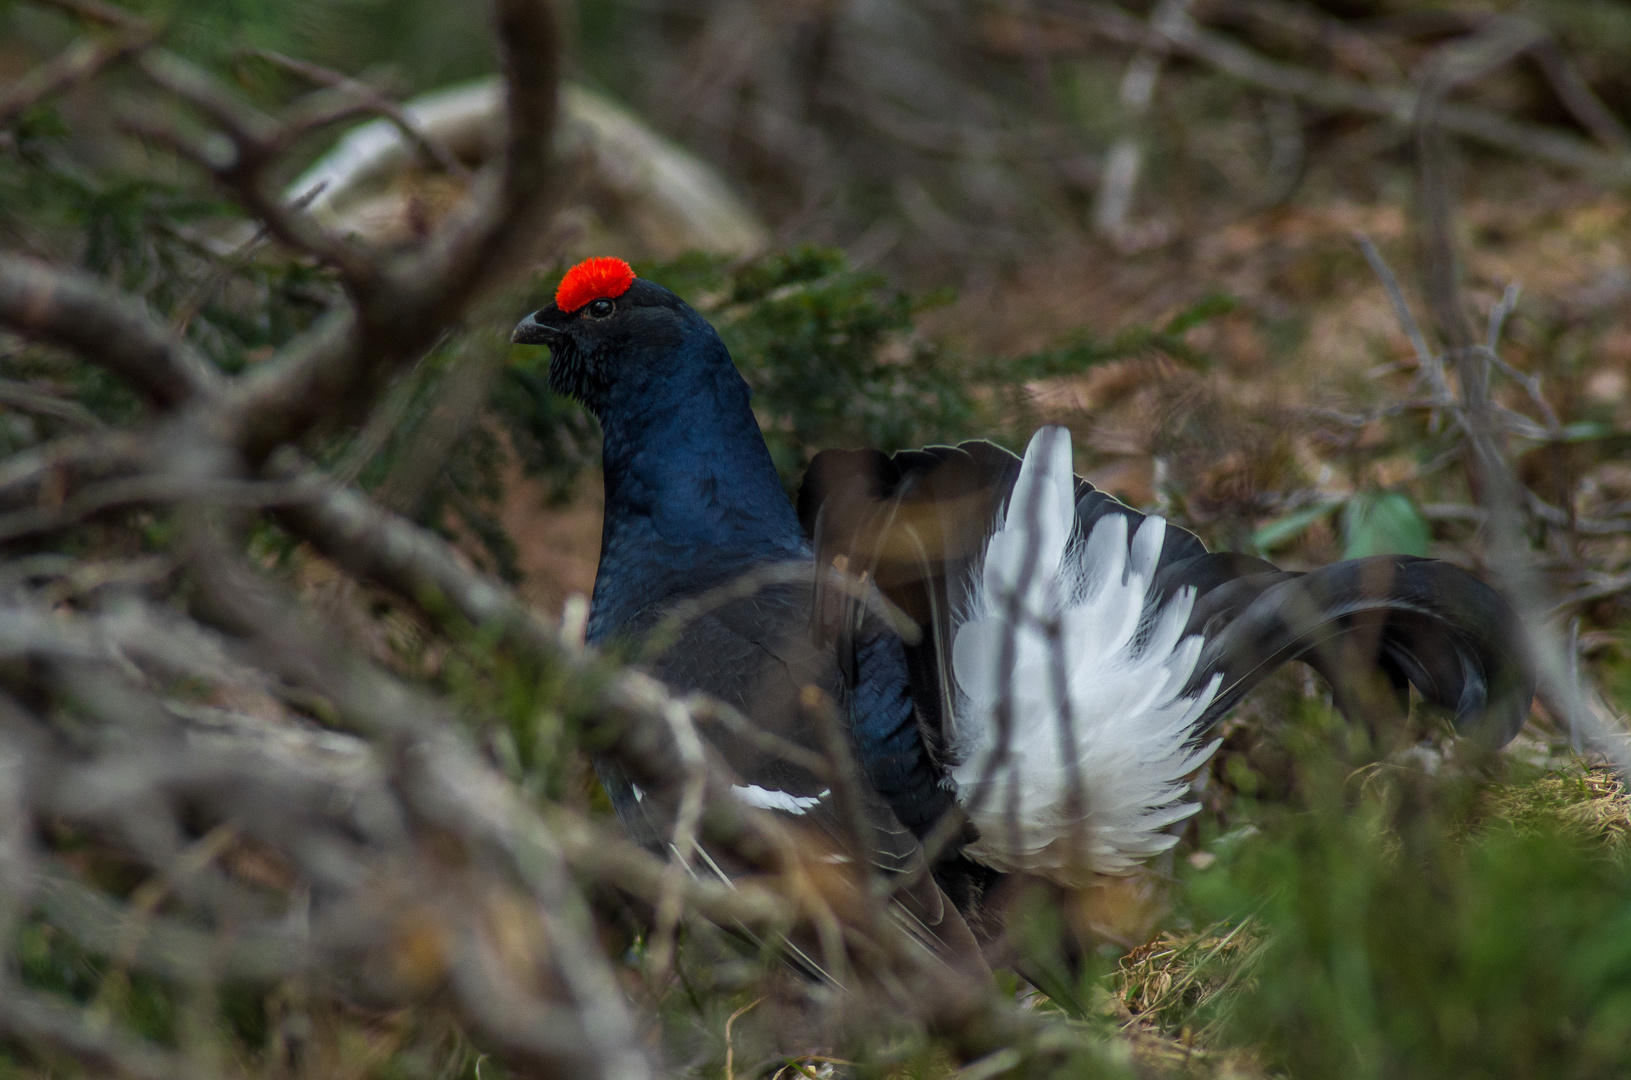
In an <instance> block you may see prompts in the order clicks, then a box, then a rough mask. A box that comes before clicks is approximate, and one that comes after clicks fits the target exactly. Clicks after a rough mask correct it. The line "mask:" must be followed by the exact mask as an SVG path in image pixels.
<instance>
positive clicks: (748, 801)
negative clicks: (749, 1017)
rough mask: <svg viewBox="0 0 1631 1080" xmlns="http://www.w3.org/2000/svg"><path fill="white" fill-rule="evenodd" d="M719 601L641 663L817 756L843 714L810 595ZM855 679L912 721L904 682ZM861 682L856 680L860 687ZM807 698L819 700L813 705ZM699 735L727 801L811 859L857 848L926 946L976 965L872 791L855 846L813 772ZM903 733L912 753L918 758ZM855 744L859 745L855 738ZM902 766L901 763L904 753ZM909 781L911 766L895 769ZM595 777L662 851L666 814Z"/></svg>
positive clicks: (725, 595) (721, 864)
mask: <svg viewBox="0 0 1631 1080" xmlns="http://www.w3.org/2000/svg"><path fill="white" fill-rule="evenodd" d="M732 591H733V590H731V589H729V588H726V589H723V590H720V592H719V594H718V595H719V596H720V597H721V599H720V600H718V601H717V602H710V601H708V600H707V598H706V597H703V598H700V599H701V601H702V602H701V603H700V604H698V605H695V607H694V609H693V615H692V617H690V618H689V619H688V620H687V622H686V624H685V625H684V627H683V628H681V629H680V631H679V633H678V634H677V635H673V640H672V644H670V645H669V646H668V647H667V648H663V649H661V650H660V651H657V652H655V653H654V654H652V655H649V656H647V657H646V659H645V661H644V663H645V666H647V667H648V668H649V669H650V670H651V671H652V673H653V674H655V675H657V676H658V677H659V678H661V679H663V680H664V681H665V682H667V683H669V684H670V685H672V686H674V687H676V688H679V689H682V690H694V691H701V692H703V693H706V694H708V695H710V696H712V697H714V698H717V699H719V700H720V701H723V702H724V703H726V704H728V705H730V706H732V707H733V708H734V709H736V710H737V711H738V712H739V713H740V714H741V715H742V716H743V717H745V718H746V719H747V721H748V722H749V723H750V724H751V725H753V727H754V728H755V729H756V730H757V731H759V732H761V733H763V734H768V735H771V736H774V737H775V738H776V739H780V740H786V741H787V742H790V743H792V744H794V745H796V746H798V747H800V748H802V749H804V750H806V751H810V752H813V753H814V754H817V755H822V754H823V746H824V742H823V739H822V732H821V730H820V728H819V726H818V725H819V724H820V723H822V720H821V717H820V716H819V715H818V713H817V710H818V709H820V708H837V709H840V710H842V709H843V708H844V706H845V705H846V703H848V702H849V698H850V696H851V693H852V691H851V688H849V687H846V686H845V685H844V683H843V680H841V679H840V678H839V676H838V673H837V670H836V665H835V661H834V656H833V654H832V652H831V651H830V650H829V649H824V648H823V647H822V646H821V645H820V643H819V642H818V641H817V640H816V639H815V638H813V637H812V635H811V633H810V618H811V608H810V604H811V587H810V586H809V585H808V584H801V585H796V586H789V585H785V584H773V585H768V586H765V587H762V588H759V589H756V590H753V591H751V592H750V593H749V594H747V595H740V594H738V595H730V594H731V593H732ZM671 609H672V608H671V605H669V604H665V605H662V606H661V607H659V608H655V609H654V610H653V612H651V613H649V614H648V615H647V616H645V617H642V618H640V619H637V620H636V621H635V624H634V625H635V626H636V627H637V628H640V627H643V628H644V629H647V630H649V629H650V628H651V627H652V626H653V625H656V624H658V623H660V622H661V617H662V615H663V614H664V613H665V612H667V611H671ZM862 670H863V672H871V673H872V678H871V679H870V684H871V687H872V690H873V691H874V693H875V696H877V697H882V698H889V697H892V696H898V697H899V698H901V699H902V700H904V701H905V702H906V708H907V710H908V712H907V719H908V721H910V713H909V710H910V694H909V692H908V690H907V689H906V685H905V673H904V671H903V670H902V671H900V672H899V673H898V674H897V676H896V681H897V682H898V683H899V684H900V688H899V691H898V694H896V695H891V694H889V692H888V691H887V688H886V685H885V684H886V683H887V681H888V680H887V678H886V677H885V676H886V675H887V664H877V663H875V662H873V661H872V660H871V659H870V658H863V662H862ZM867 683H868V680H863V685H867ZM811 688H814V689H815V690H817V691H819V693H818V694H816V695H814V696H812V695H811V693H810V690H811ZM878 705H879V702H877V701H873V700H871V699H868V700H863V701H857V702H854V703H853V705H852V708H851V712H856V711H863V712H864V711H865V710H866V709H867V708H873V709H876V708H877V707H878ZM700 734H702V735H703V737H704V738H706V739H707V741H708V744H709V746H711V747H712V749H713V750H714V751H716V752H717V753H718V754H719V756H720V757H721V758H722V759H723V760H724V763H725V764H726V765H728V766H729V768H730V769H731V771H732V772H733V773H734V774H735V776H736V778H737V783H736V784H734V785H733V788H732V791H733V794H735V796H736V797H737V798H738V799H740V800H741V801H742V803H743V804H745V805H748V806H753V807H757V808H759V809H763V810H768V811H771V812H773V813H776V814H777V815H778V816H781V817H783V818H785V819H787V820H788V822H789V823H790V824H792V825H793V826H795V828H796V832H797V834H798V835H801V836H802V837H804V838H805V839H806V840H807V841H808V842H809V843H810V845H811V848H812V853H813V857H814V858H816V859H818V860H820V861H824V862H828V863H832V864H834V865H836V866H842V865H843V864H845V863H847V862H849V861H850V858H851V855H852V853H853V851H854V848H855V846H856V844H857V843H860V844H863V845H864V846H865V849H866V850H865V852H864V856H865V858H867V859H868V860H869V861H870V862H871V864H872V865H873V866H874V867H876V868H877V869H879V870H882V871H883V872H884V873H885V874H886V875H887V876H889V877H890V878H891V879H892V880H894V881H897V882H902V883H903V884H902V887H900V888H898V889H897V891H896V893H895V899H896V901H897V903H896V904H894V905H893V906H892V908H891V910H892V912H893V914H894V916H895V917H896V918H897V919H898V920H900V921H901V922H902V923H903V924H905V926H906V929H907V930H908V931H909V932H911V933H913V934H914V935H915V936H916V937H917V938H918V939H919V940H920V941H923V942H924V944H926V945H928V946H929V947H931V948H933V949H934V950H935V951H936V952H937V953H941V954H943V955H947V956H951V957H954V958H955V959H956V962H958V963H964V962H966V961H967V954H968V950H970V949H972V950H973V955H974V956H975V957H976V958H977V956H978V950H977V948H975V947H974V946H973V939H972V937H971V936H970V934H969V931H968V929H967V927H966V925H964V923H963V921H962V919H961V917H960V916H959V915H958V914H957V912H956V910H955V909H953V908H952V907H951V906H950V905H948V904H947V903H946V902H945V897H944V895H943V894H942V892H941V890H940V889H939V888H938V887H937V886H936V884H935V882H934V880H933V878H932V877H931V876H930V875H929V874H927V873H926V866H925V862H924V856H923V849H922V846H921V844H920V843H919V842H918V839H917V837H916V836H915V835H914V834H913V832H912V830H910V829H908V828H907V827H905V826H904V825H902V824H901V822H900V819H899V818H898V817H897V816H896V814H895V813H894V812H893V810H892V809H891V805H890V803H889V801H887V800H886V799H885V798H884V796H883V795H882V794H881V793H880V792H879V791H878V790H877V789H876V788H875V787H874V785H872V784H867V783H862V784H859V785H855V788H856V790H855V791H854V794H855V795H856V797H857V798H858V800H859V806H858V807H856V808H855V809H856V810H858V811H859V814H858V816H859V819H860V821H859V823H858V824H859V826H860V828H862V829H864V832H865V835H864V836H856V835H855V833H856V831H857V827H856V826H857V823H856V817H855V815H853V814H852V813H849V812H848V811H847V808H846V807H845V806H843V805H842V803H841V800H840V798H839V797H838V795H837V794H835V793H834V791H833V785H832V784H831V783H830V781H829V778H828V777H825V776H821V775H817V773H815V772H813V771H812V770H811V769H809V768H805V767H804V766H803V765H801V764H799V763H798V762H796V761H789V760H787V758H786V757H785V756H783V755H781V754H779V753H778V752H777V750H776V749H775V746H774V744H772V743H770V742H768V741H766V740H762V739H753V738H747V737H743V736H741V735H740V734H739V733H736V732H733V731H731V730H729V729H728V728H718V727H711V728H709V729H707V730H704V731H703V732H701V733H700ZM911 734H912V736H913V737H912V745H913V746H914V747H916V748H917V749H918V751H919V753H921V747H918V746H917V744H916V739H915V730H914V731H912V732H911ZM856 738H857V742H860V738H861V737H860V736H859V734H857V736H856ZM901 756H902V758H903V759H904V758H906V757H909V755H907V754H906V753H905V751H904V750H903V751H902V754H901ZM897 764H898V765H899V767H900V769H901V771H903V772H908V773H909V772H910V771H911V768H910V763H909V762H908V761H906V760H902V761H901V762H898V763H897ZM600 771H601V775H602V779H603V781H605V782H606V786H607V790H608V793H609V794H610V795H611V796H612V799H613V803H614V805H615V806H616V807H617V810H618V813H619V816H620V817H621V818H622V819H623V821H624V824H625V826H626V827H627V828H628V829H629V831H630V833H631V835H633V836H635V837H637V838H639V839H641V840H643V841H644V842H646V843H647V844H648V845H650V846H653V847H654V848H657V849H662V848H665V847H667V845H668V838H669V837H670V836H671V835H672V831H673V820H672V814H671V813H669V812H668V810H667V809H666V808H664V807H660V806H656V805H654V803H653V802H652V800H648V799H645V798H644V797H643V793H642V792H640V791H639V789H638V788H636V787H635V786H634V785H632V784H628V783H627V781H626V780H624V779H623V778H622V777H621V775H620V774H619V773H618V771H617V770H616V768H615V766H614V765H611V764H610V763H601V764H600ZM702 854H703V858H702V860H701V861H702V862H703V863H704V864H705V865H706V866H707V867H709V868H710V869H711V870H712V871H713V872H715V873H717V874H718V875H719V876H720V877H722V878H724V879H727V880H728V879H729V877H730V876H732V875H733V874H734V873H737V872H739V871H740V870H741V868H739V867H734V866H732V865H731V864H730V862H729V860H728V859H726V858H725V857H723V856H720V857H718V858H717V859H715V858H713V857H711V856H710V855H709V853H707V852H706V851H704V852H703V853H702Z"/></svg>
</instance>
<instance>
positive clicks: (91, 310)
mask: <svg viewBox="0 0 1631 1080" xmlns="http://www.w3.org/2000/svg"><path fill="white" fill-rule="evenodd" d="M0 325H4V326H7V327H10V328H11V329H12V330H14V331H16V332H17V333H19V334H22V335H23V336H25V337H31V338H34V339H36V340H40V341H46V342H49V343H51V344H53V345H58V346H61V347H62V348H65V349H70V350H72V351H73V352H75V353H77V354H79V355H80V356H82V357H84V358H85V359H87V360H90V361H92V362H93V363H96V364H100V365H101V366H103V367H106V368H108V369H109V370H110V371H112V372H113V373H114V374H116V375H118V376H120V377H121V378H123V379H125V380H126V381H127V382H129V383H130V384H131V386H133V387H135V389H136V390H137V391H139V392H140V393H141V394H142V395H143V396H144V397H146V398H147V399H148V400H149V401H150V402H152V403H153V404H155V405H160V406H165V407H174V406H177V405H182V404H186V403H187V402H189V401H191V400H192V399H193V398H195V397H198V396H203V395H209V394H213V393H214V392H215V391H216V390H217V389H218V388H219V386H220V378H219V376H218V375H217V374H216V373H215V371H214V369H213V368H212V367H211V366H210V364H209V362H208V361H206V360H205V359H204V358H203V357H201V356H199V355H198V354H197V353H196V352H194V351H193V349H192V347H191V346H190V345H188V344H187V343H186V342H184V341H182V340H181V339H180V338H178V337H176V336H175V335H174V334H173V333H171V331H170V330H169V328H168V327H166V326H165V325H164V324H163V323H162V322H161V321H159V320H157V319H154V318H153V317H152V316H151V315H149V314H148V313H147V312H146V311H145V310H143V308H142V307H141V306H140V305H138V304H137V303H136V302H134V301H133V300H131V299H129V298H127V297H124V296H121V295H119V294H117V293H114V292H112V291H111V290H109V289H108V288H107V287H106V286H104V285H102V284H101V283H100V282H98V281H96V280H94V279H93V278H90V277H87V276H85V275H83V274H80V273H77V272H74V271H69V270H59V269H55V268H52V267H49V266H46V265H45V264H44V263H39V262H35V261H33V260H30V259H22V258H18V257H17V256H15V255H9V254H5V253H3V252H0Z"/></svg>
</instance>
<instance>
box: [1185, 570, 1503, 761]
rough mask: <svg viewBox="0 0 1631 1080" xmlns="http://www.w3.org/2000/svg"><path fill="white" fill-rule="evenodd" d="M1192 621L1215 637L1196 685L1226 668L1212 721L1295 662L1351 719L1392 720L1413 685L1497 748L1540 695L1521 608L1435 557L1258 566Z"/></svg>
mask: <svg viewBox="0 0 1631 1080" xmlns="http://www.w3.org/2000/svg"><path fill="white" fill-rule="evenodd" d="M1208 558H1210V556H1209V557H1208ZM1254 561H1255V560H1254ZM1263 565H1266V564H1263ZM1173 570H1174V571H1175V573H1174V574H1173V575H1172V577H1173V578H1174V579H1177V580H1178V581H1179V582H1180V583H1184V582H1183V581H1182V579H1183V578H1185V577H1188V576H1189V573H1186V572H1185V571H1189V572H1190V573H1195V574H1196V581H1195V584H1196V585H1197V587H1199V586H1201V585H1202V584H1203V580H1202V579H1203V578H1204V576H1205V572H1206V571H1210V570H1212V568H1210V567H1205V566H1196V567H1194V568H1193V569H1191V568H1188V567H1174V568H1173ZM1189 629H1190V631H1191V632H1194V633H1200V634H1202V635H1203V636H1204V637H1205V639H1206V646H1205V649H1204V651H1203V652H1202V654H1201V660H1200V663H1199V664H1198V665H1197V666H1196V672H1195V675H1194V677H1193V678H1192V680H1191V684H1192V685H1194V686H1199V685H1203V684H1204V683H1205V682H1206V680H1208V679H1210V678H1212V677H1213V675H1216V674H1221V675H1222V676H1223V684H1222V687H1221V689H1220V690H1219V692H1218V695H1217V697H1216V698H1215V699H1214V700H1213V702H1212V705H1211V706H1210V707H1209V708H1208V709H1207V711H1206V714H1205V717H1204V718H1203V721H1202V723H1203V725H1207V726H1209V725H1211V724H1213V723H1216V722H1217V721H1218V720H1220V719H1221V718H1222V717H1223V715H1224V714H1225V713H1226V712H1227V711H1228V710H1229V709H1230V708H1232V707H1233V706H1234V705H1235V704H1237V703H1238V702H1239V701H1240V699H1241V698H1242V697H1244V696H1245V695H1246V694H1247V693H1249V692H1250V691H1251V690H1252V688H1253V687H1255V686H1256V685H1257V684H1258V683H1260V682H1261V681H1262V680H1263V679H1264V678H1265V677H1266V676H1268V675H1269V674H1270V673H1271V672H1273V671H1274V670H1275V669H1277V668H1278V667H1280V665H1282V664H1284V663H1285V662H1287V661H1289V660H1301V661H1303V662H1304V663H1306V664H1308V665H1309V666H1310V667H1312V668H1314V670H1316V671H1318V672H1319V673H1320V675H1321V676H1322V677H1323V678H1324V679H1325V681H1326V682H1327V683H1329V684H1330V686H1331V690H1332V693H1333V696H1334V697H1335V700H1336V703H1337V705H1338V706H1339V707H1340V708H1341V709H1342V710H1343V712H1344V713H1345V714H1347V715H1348V716H1349V718H1350V719H1354V720H1363V721H1365V722H1368V723H1371V724H1372V725H1375V724H1377V723H1379V722H1382V721H1384V720H1386V719H1387V714H1388V713H1389V712H1391V711H1394V710H1397V709H1399V708H1401V707H1402V706H1404V705H1405V704H1406V703H1407V701H1408V699H1407V698H1406V697H1405V696H1404V695H1405V694H1406V693H1407V691H1408V687H1409V686H1414V687H1415V688H1416V690H1417V691H1418V692H1419V693H1420V694H1421V695H1422V697H1423V699H1425V700H1426V701H1427V702H1428V703H1430V704H1432V705H1435V706H1437V707H1439V708H1442V709H1445V710H1447V711H1448V712H1450V713H1452V714H1453V715H1454V717H1455V723H1456V728H1457V730H1458V731H1459V732H1461V733H1462V734H1464V735H1470V736H1474V737H1476V738H1478V739H1479V740H1480V741H1483V742H1486V743H1488V744H1489V745H1492V746H1501V745H1504V744H1505V743H1506V742H1508V741H1509V740H1510V739H1511V738H1512V737H1513V736H1514V735H1516V734H1517V733H1518V729H1519V728H1520V727H1522V726H1523V721H1524V718H1525V717H1526V716H1527V715H1528V713H1529V703H1530V700H1531V699H1532V698H1533V696H1534V675H1533V672H1532V670H1531V668H1530V664H1529V661H1528V657H1527V653H1526V650H1525V647H1524V643H1523V635H1522V633H1521V629H1520V627H1519V626H1518V618H1517V613H1516V612H1515V611H1514V610H1513V609H1512V607H1511V605H1509V604H1508V603H1507V602H1506V601H1505V600H1504V599H1503V598H1502V597H1501V595H1500V594H1499V593H1497V592H1496V591H1495V590H1494V589H1492V588H1490V587H1489V586H1488V585H1486V584H1484V583H1483V582H1482V581H1480V580H1478V579H1477V578H1476V577H1474V576H1473V575H1471V574H1469V573H1467V572H1466V571H1465V570H1462V569H1461V568H1459V567H1456V566H1452V565H1450V564H1449V563H1445V562H1439V561H1437V560H1433V559H1421V558H1416V557H1413V556H1409V555H1378V556H1375V557H1372V558H1368V559H1352V560H1349V561H1347V562H1340V563H1334V564H1332V565H1330V566H1325V567H1321V568H1320V569H1318V570H1314V571H1310V572H1308V573H1289V572H1286V571H1278V570H1276V571H1260V572H1257V573H1247V574H1244V575H1242V576H1239V577H1236V578H1234V579H1232V580H1229V581H1225V582H1222V583H1219V584H1214V585H1213V586H1212V587H1211V588H1209V589H1206V590H1205V591H1204V592H1203V593H1202V594H1201V595H1200V596H1199V597H1198V598H1197V600H1196V603H1195V608H1194V611H1193V612H1192V613H1191V615H1190V623H1189ZM1377 674H1380V675H1381V676H1383V677H1384V679H1385V683H1384V684H1382V685H1381V686H1380V687H1379V685H1378V681H1377V679H1376V678H1375V676H1376V675H1377ZM1389 690H1391V694H1390V693H1388V692H1387V691H1389Z"/></svg>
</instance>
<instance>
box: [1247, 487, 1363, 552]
mask: <svg viewBox="0 0 1631 1080" xmlns="http://www.w3.org/2000/svg"><path fill="white" fill-rule="evenodd" d="M1341 505H1342V501H1341V500H1340V499H1327V500H1326V501H1324V502H1318V503H1315V504H1314V505H1313V506H1305V507H1303V508H1302V509H1301V510H1297V511H1294V512H1293V513H1290V514H1287V515H1286V516H1285V517H1283V518H1278V519H1276V520H1274V521H1271V522H1269V523H1268V524H1267V525H1264V526H1263V527H1262V528H1260V529H1258V530H1257V531H1256V532H1254V533H1252V546H1253V547H1255V548H1257V550H1258V551H1273V550H1274V549H1275V548H1277V547H1282V546H1284V545H1286V544H1289V543H1291V541H1293V540H1295V539H1297V537H1299V536H1301V535H1302V534H1303V533H1305V532H1307V531H1308V527H1309V526H1310V525H1312V524H1314V522H1316V521H1318V520H1319V519H1320V518H1322V517H1324V516H1325V515H1326V514H1329V513H1330V512H1331V511H1333V510H1335V509H1336V508H1337V507H1339V506H1341Z"/></svg>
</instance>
